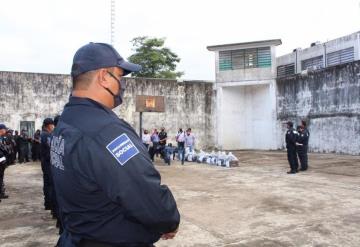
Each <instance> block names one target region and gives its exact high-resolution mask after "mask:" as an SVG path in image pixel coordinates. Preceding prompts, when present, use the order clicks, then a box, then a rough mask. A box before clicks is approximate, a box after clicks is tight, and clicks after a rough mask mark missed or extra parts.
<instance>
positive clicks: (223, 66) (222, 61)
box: [219, 51, 232, 70]
mask: <svg viewBox="0 0 360 247" xmlns="http://www.w3.org/2000/svg"><path fill="white" fill-rule="evenodd" d="M219 68H220V70H232V62H231V51H220V52H219Z"/></svg>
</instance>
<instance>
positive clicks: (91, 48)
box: [71, 42, 141, 78]
mask: <svg viewBox="0 0 360 247" xmlns="http://www.w3.org/2000/svg"><path fill="white" fill-rule="evenodd" d="M108 67H119V68H122V69H123V70H124V76H125V75H127V74H129V73H131V72H137V71H139V70H141V66H140V65H138V64H134V63H129V62H127V61H125V59H124V58H122V57H121V56H120V54H119V53H118V52H117V51H116V50H115V48H114V47H112V46H111V45H109V44H105V43H93V42H91V43H89V44H87V45H84V46H83V47H81V48H80V49H79V50H77V52H76V53H75V56H74V59H73V65H72V67H71V76H72V77H73V78H74V77H76V76H78V75H81V74H83V73H85V72H88V71H91V70H96V69H101V68H108Z"/></svg>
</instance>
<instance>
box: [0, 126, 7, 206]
mask: <svg viewBox="0 0 360 247" xmlns="http://www.w3.org/2000/svg"><path fill="white" fill-rule="evenodd" d="M6 132H7V127H6V125H5V124H0V202H1V199H6V198H8V197H9V196H8V195H7V194H6V193H5V184H4V174H5V169H6V167H7V165H8V164H9V157H8V151H7V149H6V147H5V141H4V137H5V136H6Z"/></svg>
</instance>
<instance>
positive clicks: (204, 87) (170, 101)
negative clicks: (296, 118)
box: [0, 72, 215, 148]
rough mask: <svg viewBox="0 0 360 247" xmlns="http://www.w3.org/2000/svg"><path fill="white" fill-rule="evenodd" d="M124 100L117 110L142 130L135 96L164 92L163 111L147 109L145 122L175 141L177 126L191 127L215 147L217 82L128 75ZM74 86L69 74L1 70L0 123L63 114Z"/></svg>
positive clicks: (11, 124)
mask: <svg viewBox="0 0 360 247" xmlns="http://www.w3.org/2000/svg"><path fill="white" fill-rule="evenodd" d="M126 81H127V90H126V93H125V100H124V104H123V105H121V106H120V107H118V108H117V109H115V112H116V113H117V114H118V115H119V116H120V117H121V118H123V119H125V120H126V121H128V122H129V123H130V124H131V125H132V126H133V127H134V128H135V129H136V130H137V132H138V129H139V113H138V112H135V96H136V95H158V96H165V113H144V114H143V127H144V128H148V129H153V128H160V127H161V126H164V127H165V128H166V129H167V130H168V134H169V137H171V139H172V140H171V141H173V142H174V136H175V134H176V132H177V129H178V128H179V127H182V128H188V127H191V128H192V130H193V132H194V134H195V135H196V137H197V140H198V141H197V145H196V147H197V148H205V147H210V146H214V126H213V125H214V124H213V117H214V116H213V115H214V114H213V112H214V98H215V93H214V91H213V84H212V83H209V82H204V81H185V82H181V83H179V82H177V81H175V80H157V79H143V78H138V79H135V78H126ZM70 90H71V78H70V76H69V75H58V74H40V73H21V72H0V109H1V111H0V122H1V123H5V124H7V125H8V126H9V127H10V128H13V129H17V130H18V129H19V128H20V121H35V128H36V129H40V128H41V124H42V120H43V119H44V118H46V117H53V116H55V115H56V114H58V113H61V111H62V109H63V107H64V105H65V104H66V102H67V101H68V97H69V94H70Z"/></svg>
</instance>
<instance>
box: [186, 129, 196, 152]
mask: <svg viewBox="0 0 360 247" xmlns="http://www.w3.org/2000/svg"><path fill="white" fill-rule="evenodd" d="M185 147H188V148H189V151H190V152H192V151H193V150H194V147H195V136H194V134H193V133H191V128H188V129H187V130H186V135H185Z"/></svg>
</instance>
